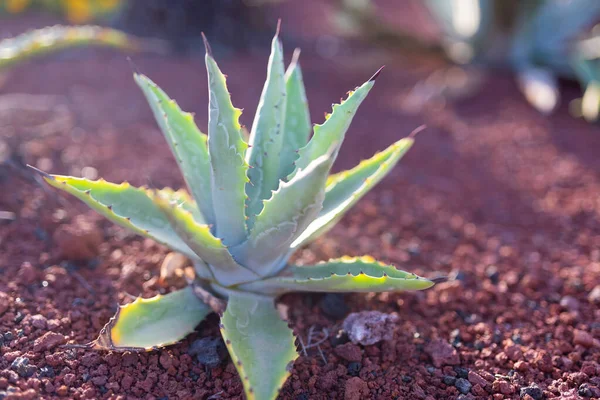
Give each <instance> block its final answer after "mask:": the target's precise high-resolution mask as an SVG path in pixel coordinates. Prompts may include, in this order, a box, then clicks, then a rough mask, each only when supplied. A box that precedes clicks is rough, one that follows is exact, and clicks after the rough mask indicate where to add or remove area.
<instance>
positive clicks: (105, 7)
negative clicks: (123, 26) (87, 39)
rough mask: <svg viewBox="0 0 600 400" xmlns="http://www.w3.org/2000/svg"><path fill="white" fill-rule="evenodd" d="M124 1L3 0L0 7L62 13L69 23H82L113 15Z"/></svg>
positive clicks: (23, 10) (18, 11)
mask: <svg viewBox="0 0 600 400" xmlns="http://www.w3.org/2000/svg"><path fill="white" fill-rule="evenodd" d="M125 3H126V1H125V0H4V1H3V2H2V3H0V4H1V5H0V7H1V10H2V11H3V12H5V13H8V14H20V13H23V12H25V11H28V10H32V9H41V10H46V11H50V12H53V13H57V14H59V15H63V16H64V17H65V18H66V19H67V21H68V22H70V23H73V24H84V23H89V22H92V21H97V20H99V19H103V18H107V17H110V16H113V15H115V14H116V13H118V12H119V11H121V10H122V8H123V6H124V5H125Z"/></svg>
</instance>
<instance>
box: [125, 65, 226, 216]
mask: <svg viewBox="0 0 600 400" xmlns="http://www.w3.org/2000/svg"><path fill="white" fill-rule="evenodd" d="M134 78H135V81H136V82H137V84H138V86H139V87H140V88H141V89H142V91H143V92H144V95H145V96H146V99H147V100H148V103H149V104H150V107H151V108H152V111H153V113H154V117H155V118H156V122H157V123H158V125H159V126H160V128H161V130H162V132H163V134H164V135H165V138H166V139H167V142H168V143H169V145H170V147H171V150H172V151H173V155H174V156H175V158H176V160H177V162H178V163H179V167H180V168H181V172H182V173H183V177H184V178H185V181H186V183H187V185H188V187H189V188H190V191H191V193H192V195H193V196H194V199H196V202H197V203H198V207H199V208H200V210H201V211H202V214H203V215H204V217H205V219H206V221H208V223H209V224H214V223H215V214H214V210H213V201H212V190H211V183H210V181H211V175H210V158H209V155H208V146H207V140H208V138H207V136H206V135H205V134H204V133H202V132H200V130H199V129H198V127H197V126H196V123H195V122H194V116H193V115H192V114H190V113H186V112H183V111H182V110H181V109H180V108H179V106H178V105H177V103H176V102H175V101H173V100H171V99H170V98H169V96H168V95H167V94H166V93H165V92H164V91H163V90H162V89H161V88H159V87H158V86H157V85H156V84H155V83H154V82H152V81H151V80H150V79H149V78H148V77H146V76H145V75H138V74H135V75H134Z"/></svg>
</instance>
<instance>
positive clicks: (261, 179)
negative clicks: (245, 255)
mask: <svg viewBox="0 0 600 400" xmlns="http://www.w3.org/2000/svg"><path fill="white" fill-rule="evenodd" d="M284 73H285V72H284V65H283V49H282V46H281V41H280V40H279V36H278V35H277V34H276V35H275V37H274V38H273V42H272V45H271V56H270V57H269V66H268V68H267V79H266V81H265V85H264V87H263V91H262V95H261V97H260V102H259V104H258V109H257V110H256V116H255V117H254V122H253V123H252V130H251V131H250V149H249V150H248V152H247V153H246V160H247V161H248V164H249V165H250V167H251V168H250V170H249V171H248V177H249V178H250V182H249V183H248V184H247V185H246V193H247V194H248V201H247V205H248V208H247V211H246V215H247V216H248V227H249V228H250V229H252V225H253V223H254V218H255V216H256V215H257V214H258V213H259V212H260V210H261V209H262V205H263V200H265V199H268V198H269V197H271V191H273V190H276V189H277V186H278V185H279V157H280V152H281V146H282V142H283V128H284V119H285V110H286V94H285V92H286V87H285V79H284Z"/></svg>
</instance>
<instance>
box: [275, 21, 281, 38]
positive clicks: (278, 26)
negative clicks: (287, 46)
mask: <svg viewBox="0 0 600 400" xmlns="http://www.w3.org/2000/svg"><path fill="white" fill-rule="evenodd" d="M279 32H281V18H279V19H278V20H277V29H276V30H275V36H279Z"/></svg>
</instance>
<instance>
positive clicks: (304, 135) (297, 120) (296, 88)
mask: <svg viewBox="0 0 600 400" xmlns="http://www.w3.org/2000/svg"><path fill="white" fill-rule="evenodd" d="M298 57H300V49H296V51H294V56H293V57H292V62H291V63H290V66H289V67H288V69H287V71H286V73H285V87H286V92H287V101H286V107H285V124H284V130H283V143H282V145H281V155H280V157H279V160H280V161H279V178H280V179H286V178H287V176H288V175H289V174H291V173H292V172H293V171H294V163H295V161H296V160H297V159H298V150H300V149H301V148H302V147H304V146H306V143H307V142H308V137H309V136H310V132H311V130H312V128H311V125H310V113H309V111H308V101H307V99H306V91H305V89H304V82H303V80H302V71H301V70H300V63H299V62H298Z"/></svg>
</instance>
